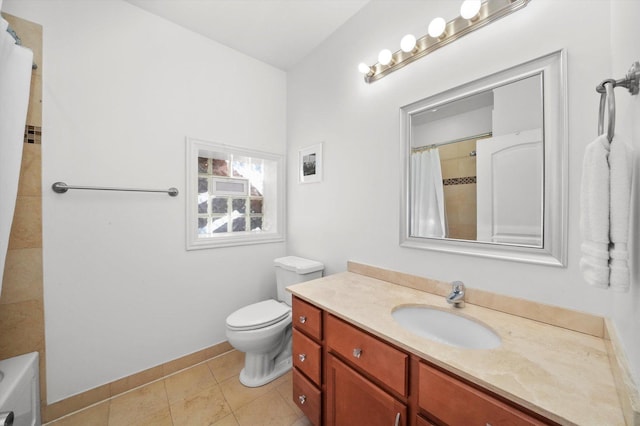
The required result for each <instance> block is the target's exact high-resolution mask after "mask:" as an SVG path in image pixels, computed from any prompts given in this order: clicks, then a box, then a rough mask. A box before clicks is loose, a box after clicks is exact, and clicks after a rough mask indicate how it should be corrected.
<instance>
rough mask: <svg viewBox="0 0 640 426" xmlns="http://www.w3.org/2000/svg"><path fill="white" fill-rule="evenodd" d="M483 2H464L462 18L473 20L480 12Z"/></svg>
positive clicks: (466, 0)
mask: <svg viewBox="0 0 640 426" xmlns="http://www.w3.org/2000/svg"><path fill="white" fill-rule="evenodd" d="M481 5H482V1H481V0H464V1H463V2H462V6H460V16H462V17H463V18H464V19H470V20H473V18H475V17H476V16H478V12H480V6H481Z"/></svg>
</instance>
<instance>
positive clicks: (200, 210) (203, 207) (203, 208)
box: [198, 200, 207, 213]
mask: <svg viewBox="0 0 640 426" xmlns="http://www.w3.org/2000/svg"><path fill="white" fill-rule="evenodd" d="M198 201H200V200H198ZM206 212H207V200H204V201H202V202H200V203H198V213H206Z"/></svg>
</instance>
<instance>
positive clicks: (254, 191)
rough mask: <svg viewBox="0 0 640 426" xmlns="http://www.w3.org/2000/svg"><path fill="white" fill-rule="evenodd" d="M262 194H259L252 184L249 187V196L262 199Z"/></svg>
mask: <svg viewBox="0 0 640 426" xmlns="http://www.w3.org/2000/svg"><path fill="white" fill-rule="evenodd" d="M262 195H263V194H262V192H260V190H258V188H256V187H255V186H253V184H252V185H251V196H252V197H262Z"/></svg>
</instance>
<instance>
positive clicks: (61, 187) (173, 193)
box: [51, 182, 178, 197]
mask: <svg viewBox="0 0 640 426" xmlns="http://www.w3.org/2000/svg"><path fill="white" fill-rule="evenodd" d="M51 189H52V190H53V192H56V193H58V194H64V193H65V192H67V191H68V190H70V189H89V190H93V191H127V192H166V193H167V194H169V196H170V197H177V196H178V189H177V188H169V189H140V188H111V187H101V186H73V185H67V184H66V183H64V182H56V183H54V184H53V185H51Z"/></svg>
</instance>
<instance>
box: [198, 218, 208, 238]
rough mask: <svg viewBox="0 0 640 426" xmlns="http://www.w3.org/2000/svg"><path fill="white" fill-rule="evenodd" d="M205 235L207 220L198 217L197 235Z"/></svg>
mask: <svg viewBox="0 0 640 426" xmlns="http://www.w3.org/2000/svg"><path fill="white" fill-rule="evenodd" d="M206 233H207V218H206V217H204V218H203V217H199V218H198V234H206Z"/></svg>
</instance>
